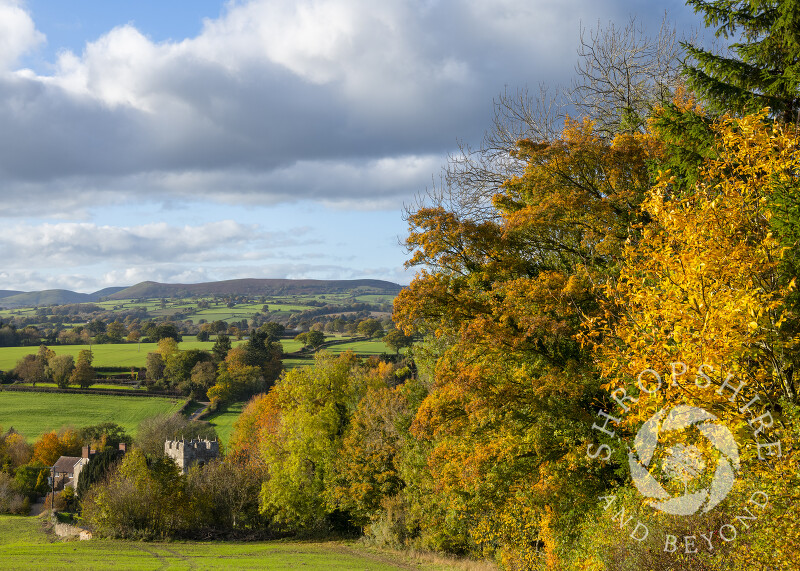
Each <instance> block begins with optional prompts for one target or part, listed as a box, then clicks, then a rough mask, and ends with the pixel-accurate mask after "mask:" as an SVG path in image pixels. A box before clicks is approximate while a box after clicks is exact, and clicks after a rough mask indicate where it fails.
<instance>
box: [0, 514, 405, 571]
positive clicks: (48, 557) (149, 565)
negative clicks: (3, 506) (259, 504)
mask: <svg viewBox="0 0 800 571" xmlns="http://www.w3.org/2000/svg"><path fill="white" fill-rule="evenodd" d="M0 561H2V568H3V569H4V570H5V569H76V570H77V569H115V570H118V569H125V570H149V569H153V570H155V569H175V570H177V569H291V568H295V567H303V568H305V569H342V570H345V569H371V570H376V571H379V570H386V571H389V570H395V569H408V568H409V567H407V566H406V565H402V566H398V565H394V564H392V563H391V561H390V560H389V558H388V557H386V556H382V555H380V554H373V553H372V552H370V551H368V550H366V549H363V548H353V547H348V546H347V545H346V544H343V543H307V542H296V541H271V542H252V543H244V542H213V543H212V542H170V543H155V542H141V541H136V542H134V541H130V542H126V541H113V540H92V541H55V542H53V541H52V540H51V539H50V538H49V537H48V535H47V534H45V532H44V531H43V529H42V520H41V519H39V518H35V517H20V516H0Z"/></svg>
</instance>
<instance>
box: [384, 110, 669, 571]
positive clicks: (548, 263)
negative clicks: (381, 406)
mask: <svg viewBox="0 0 800 571" xmlns="http://www.w3.org/2000/svg"><path fill="white" fill-rule="evenodd" d="M657 151H658V146H657V144H656V143H655V142H654V141H653V140H652V139H651V138H649V137H648V136H646V135H631V134H620V135H617V136H616V137H614V138H613V139H609V138H607V137H605V136H600V135H598V134H597V133H595V132H594V128H593V125H592V123H591V122H590V121H572V120H568V121H567V122H566V124H565V127H564V129H563V132H562V133H561V134H560V136H558V137H556V138H553V139H552V140H550V141H544V142H542V141H533V140H522V141H520V142H519V144H518V146H517V148H516V150H515V151H514V155H515V157H516V158H517V159H521V160H524V161H525V163H526V166H525V169H524V171H523V172H522V173H521V174H520V175H519V176H516V177H512V178H509V179H508V180H507V181H506V183H505V184H504V185H503V187H502V189H500V191H499V192H497V193H496V194H495V195H494V196H493V198H492V201H491V205H492V211H493V215H491V216H490V215H489V214H488V213H487V211H486V210H484V211H482V212H481V213H480V214H479V215H478V216H474V217H473V216H471V215H464V213H463V212H460V211H458V210H455V209H453V210H449V209H447V208H444V207H442V206H434V207H430V208H427V207H426V208H421V209H419V210H417V211H416V212H414V213H412V214H411V215H410V216H409V218H408V220H409V226H410V235H409V237H408V239H407V242H406V244H407V247H408V248H409V250H410V251H411V252H412V253H413V255H412V257H411V259H410V261H409V262H408V265H409V266H417V265H419V266H425V267H424V268H422V269H420V270H419V271H418V272H417V274H416V277H415V279H414V280H413V281H412V282H411V285H410V286H409V287H408V288H406V289H404V290H403V291H402V292H400V294H399V295H398V297H397V298H396V300H395V306H394V319H395V322H396V323H397V324H398V327H400V328H402V329H403V330H404V331H405V333H406V334H411V333H415V332H416V333H417V334H419V335H425V336H427V338H428V339H427V342H428V343H430V344H431V346H432V347H434V348H435V353H434V355H433V357H432V359H433V362H434V363H435V364H434V365H433V369H434V370H433V374H434V380H433V381H431V388H430V393H429V394H428V395H427V397H426V398H425V399H424V401H423V402H422V404H421V405H420V407H419V409H418V410H417V412H416V415H415V418H414V421H413V424H412V428H411V431H412V434H413V435H414V436H415V437H416V438H418V439H420V440H423V441H425V442H428V443H430V444H429V446H430V449H429V450H428V451H426V454H427V458H426V459H425V460H424V461H423V464H424V465H426V466H427V468H426V470H429V472H430V478H431V483H430V485H431V486H435V489H436V492H437V495H438V497H439V498H441V503H442V506H443V507H440V508H436V507H434V506H431V505H430V502H426V500H425V493H419V494H418V495H417V496H416V497H417V498H419V500H417V501H419V502H421V503H422V505H425V506H426V507H425V509H426V510H428V511H430V514H431V515H430V517H429V518H428V519H427V521H423V522H422V523H421V525H422V526H423V529H424V533H425V534H426V535H427V536H428V537H431V540H430V541H431V542H432V543H433V544H434V545H436V546H437V547H438V548H441V549H448V550H453V551H469V550H471V549H472V548H471V546H472V545H475V544H476V543H478V544H480V543H484V544H486V543H488V542H489V541H491V542H493V544H494V545H496V546H497V550H498V552H499V553H498V556H499V557H503V558H504V559H506V561H509V562H514V563H513V564H514V565H517V566H519V567H521V568H524V567H525V566H530V565H531V561H533V560H534V558H536V557H537V554H536V553H535V549H534V548H533V547H532V546H533V545H535V544H537V542H542V543H544V545H545V549H547V550H548V551H549V552H550V553H556V552H557V550H558V549H562V548H563V549H569V548H568V547H567V546H565V545H563V544H562V543H560V542H562V541H563V542H568V541H569V538H568V536H566V535H559V534H556V533H554V532H553V530H554V529H563V530H567V529H574V528H575V526H576V525H577V520H578V518H579V517H580V516H579V514H581V513H582V510H583V509H587V510H588V509H593V507H590V506H589V505H588V503H586V502H587V500H586V498H590V497H595V495H596V494H598V495H602V492H603V490H604V487H605V486H606V485H607V484H608V483H609V482H610V481H612V480H613V477H614V476H613V474H612V471H611V470H610V469H608V470H607V469H606V468H605V467H603V466H598V465H592V464H590V463H589V462H588V461H587V459H586V455H585V450H581V449H580V448H579V447H578V445H577V443H579V442H583V441H584V440H585V439H587V438H589V436H590V432H591V431H590V426H591V423H589V424H587V423H585V422H584V421H582V420H581V419H583V418H586V416H587V415H588V414H590V411H589V409H590V405H589V403H591V402H592V400H593V399H594V398H598V397H599V394H600V387H599V385H600V380H599V378H598V375H597V373H596V369H595V365H594V362H593V355H592V353H591V351H590V347H589V346H587V345H585V344H582V343H581V342H580V340H579V334H580V333H581V332H582V324H583V323H584V322H585V320H586V319H587V318H590V317H593V316H596V315H597V313H598V311H599V306H598V302H599V298H600V297H601V296H602V295H603V293H602V290H599V289H596V288H595V284H603V283H606V282H607V281H609V280H610V279H612V278H613V276H614V275H615V273H616V272H617V271H618V264H619V263H620V260H621V259H622V256H623V252H624V248H625V244H626V242H627V241H628V239H629V238H635V236H636V233H635V231H634V226H635V225H638V224H644V225H646V223H647V217H646V215H643V214H642V213H640V211H639V205H640V204H641V203H642V201H643V200H644V198H645V197H646V195H647V192H648V190H649V188H650V171H649V162H650V160H651V159H652V158H654V157H656V156H657ZM555 427H558V429H556V428H555ZM423 450H424V449H423ZM578 470H579V471H582V473H585V474H587V475H590V476H587V477H585V478H581V479H577V478H575V477H574V474H575V473H577V472H575V471H578ZM604 470H607V472H608V473H603V471H604ZM571 474H573V475H571ZM591 475H594V476H596V477H591ZM422 482H423V483H424V482H425V480H424V479H423V480H422ZM425 485H427V484H425ZM521 520H524V521H526V522H529V523H528V524H527V525H526V526H525V527H520V526H519V525H516V523H515V524H513V525H512V524H511V522H519V521H521ZM509 566H510V567H511V566H513V565H512V563H509Z"/></svg>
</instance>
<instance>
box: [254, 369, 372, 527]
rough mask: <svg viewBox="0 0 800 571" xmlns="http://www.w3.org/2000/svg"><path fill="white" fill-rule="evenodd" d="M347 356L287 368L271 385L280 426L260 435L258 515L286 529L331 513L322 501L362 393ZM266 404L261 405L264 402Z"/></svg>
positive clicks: (321, 519)
mask: <svg viewBox="0 0 800 571" xmlns="http://www.w3.org/2000/svg"><path fill="white" fill-rule="evenodd" d="M366 385H367V383H366V379H365V376H364V375H363V374H359V372H358V370H357V360H356V358H355V357H354V356H353V355H352V354H351V353H344V354H342V355H341V356H338V357H332V356H328V355H325V354H323V353H318V354H317V356H316V357H315V364H314V366H313V367H302V368H297V369H292V370H290V371H289V372H288V373H287V374H286V375H285V376H284V377H282V378H281V379H280V380H279V381H278V382H277V383H276V385H275V387H273V389H272V392H271V394H272V393H275V396H274V397H271V399H272V398H274V399H275V400H274V401H272V400H271V399H270V401H271V402H272V403H273V405H274V406H277V407H278V408H279V409H280V411H281V413H280V423H279V425H278V426H276V427H275V429H274V432H273V431H272V430H267V431H264V432H262V433H261V444H260V449H261V453H262V459H263V461H264V463H265V464H266V466H267V467H268V469H269V475H270V477H269V478H268V479H267V480H266V481H264V483H263V484H262V488H261V494H260V498H261V509H262V512H263V513H264V514H265V515H267V516H269V517H271V518H273V520H274V521H275V522H276V523H278V524H279V525H282V526H285V527H286V528H288V529H295V530H298V529H315V528H318V527H319V526H321V525H322V524H323V523H324V521H325V517H326V514H327V515H330V514H332V513H333V512H334V511H336V509H337V508H336V507H334V506H329V505H327V504H326V500H325V490H326V488H328V487H329V486H331V484H332V478H333V477H334V474H335V462H336V458H337V456H338V454H339V452H340V450H341V446H342V438H343V436H344V433H345V431H346V428H347V425H348V422H349V418H350V416H351V415H352V413H353V411H354V410H355V407H356V405H357V403H358V401H359V400H360V398H361V396H362V395H363V394H364V391H365V390H366ZM270 401H266V402H270Z"/></svg>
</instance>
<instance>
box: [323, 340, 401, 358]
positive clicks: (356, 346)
mask: <svg viewBox="0 0 800 571" xmlns="http://www.w3.org/2000/svg"><path fill="white" fill-rule="evenodd" d="M325 350H326V351H330V352H331V353H344V352H345V351H352V352H353V353H357V354H359V355H381V354H383V353H394V351H392V350H391V349H389V348H388V347H387V346H386V343H384V342H383V341H352V342H350V343H341V344H337V345H331V346H330V347H325Z"/></svg>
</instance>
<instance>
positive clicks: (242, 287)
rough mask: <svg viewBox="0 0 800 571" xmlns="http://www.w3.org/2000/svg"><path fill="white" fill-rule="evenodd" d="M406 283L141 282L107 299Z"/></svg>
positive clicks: (388, 290)
mask: <svg viewBox="0 0 800 571" xmlns="http://www.w3.org/2000/svg"><path fill="white" fill-rule="evenodd" d="M402 289H403V286H401V285H398V284H396V283H392V282H387V281H383V280H285V279H241V280H225V281H220V282H206V283H199V284H162V283H157V282H142V283H139V284H136V285H134V286H131V287H129V288H126V289H123V290H121V291H118V292H116V293H114V294H111V295H108V296H107V297H108V299H137V298H154V297H165V298H181V297H192V296H197V295H270V296H272V295H324V294H332V293H347V292H353V293H356V294H364V293H381V294H397V293H399V292H400V290H402Z"/></svg>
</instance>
